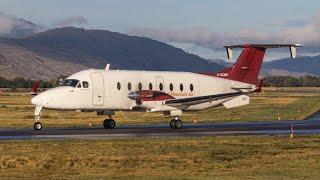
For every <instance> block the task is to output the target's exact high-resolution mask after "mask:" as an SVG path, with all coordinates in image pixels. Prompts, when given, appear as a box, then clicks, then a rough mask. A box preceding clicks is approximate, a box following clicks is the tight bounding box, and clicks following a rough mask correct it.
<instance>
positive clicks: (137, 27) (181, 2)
mask: <svg viewBox="0 0 320 180" xmlns="http://www.w3.org/2000/svg"><path fill="white" fill-rule="evenodd" d="M0 11H1V12H4V13H6V14H9V15H14V16H18V17H22V18H25V19H27V20H30V21H32V22H34V23H36V24H41V25H44V26H46V27H49V28H52V27H55V26H58V25H61V24H63V25H75V26H81V27H85V28H95V29H109V30H112V31H118V32H123V33H129V34H134V35H140V36H147V37H151V38H154V39H159V40H162V41H166V42H170V43H174V44H175V42H177V45H178V46H180V47H183V48H184V49H186V48H190V49H187V50H190V51H198V50H199V49H200V50H199V53H201V51H202V50H201V48H209V49H214V48H217V46H221V45H222V44H225V43H227V42H240V43H241V42H243V41H249V42H251V41H253V40H256V39H258V40H257V41H258V42H260V41H261V42H264V41H265V40H269V39H271V40H272V41H277V40H279V36H281V38H280V40H285V41H292V40H298V41H300V40H302V39H301V37H302V36H303V34H304V33H316V34H317V33H318V35H319V36H312V37H308V39H307V41H305V42H302V43H307V44H311V46H312V48H310V49H312V50H313V52H318V50H317V47H318V46H315V45H314V44H315V43H318V41H317V42H314V41H313V39H314V38H317V37H320V31H319V30H315V28H314V27H316V25H318V21H319V24H320V20H319V19H320V18H319V17H318V16H319V15H320V13H319V12H320V0H304V1H303V0H264V1H263V0H261V1H258V0H241V1H235V0H219V1H218V0H216V1H215V0H0ZM310 26H312V27H310ZM314 31H316V32H314ZM181 32H182V33H181ZM278 34H280V35H278ZM283 36H288V37H286V38H283ZM296 37H297V38H296ZM213 41H214V42H213ZM190 43H191V44H194V45H195V46H190ZM314 49H316V50H314ZM207 50H208V49H206V51H207ZM204 52H205V51H203V53H204ZM319 52H320V50H319ZM205 54H206V55H204V56H214V54H211V55H207V54H210V52H209V53H208V52H205Z"/></svg>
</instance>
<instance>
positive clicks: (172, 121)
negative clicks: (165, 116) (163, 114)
mask: <svg viewBox="0 0 320 180" xmlns="http://www.w3.org/2000/svg"><path fill="white" fill-rule="evenodd" d="M174 121H175V120H174V119H172V120H171V121H170V127H171V128H172V129H174Z"/></svg>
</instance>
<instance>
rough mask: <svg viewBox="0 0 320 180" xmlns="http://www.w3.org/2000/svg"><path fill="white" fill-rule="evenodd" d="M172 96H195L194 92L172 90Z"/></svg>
mask: <svg viewBox="0 0 320 180" xmlns="http://www.w3.org/2000/svg"><path fill="white" fill-rule="evenodd" d="M169 94H170V95H171V96H193V93H192V92H170V93H169Z"/></svg>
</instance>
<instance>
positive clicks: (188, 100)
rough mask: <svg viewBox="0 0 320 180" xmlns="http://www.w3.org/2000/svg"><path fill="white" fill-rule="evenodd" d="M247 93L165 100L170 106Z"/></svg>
mask: <svg viewBox="0 0 320 180" xmlns="http://www.w3.org/2000/svg"><path fill="white" fill-rule="evenodd" d="M243 94H246V93H244V92H234V93H224V94H214V95H207V96H197V97H189V98H182V99H170V100H166V101H165V103H164V104H165V105H168V106H174V107H179V106H192V105H196V104H201V103H206V102H210V101H216V100H220V99H225V98H231V97H236V96H240V95H243Z"/></svg>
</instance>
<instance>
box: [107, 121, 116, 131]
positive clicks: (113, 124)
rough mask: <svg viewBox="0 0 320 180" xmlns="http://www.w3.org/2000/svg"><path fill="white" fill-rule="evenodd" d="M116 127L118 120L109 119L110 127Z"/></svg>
mask: <svg viewBox="0 0 320 180" xmlns="http://www.w3.org/2000/svg"><path fill="white" fill-rule="evenodd" d="M115 127H116V122H115V121H114V120H113V119H109V120H108V128H109V129H113V128H115Z"/></svg>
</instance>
